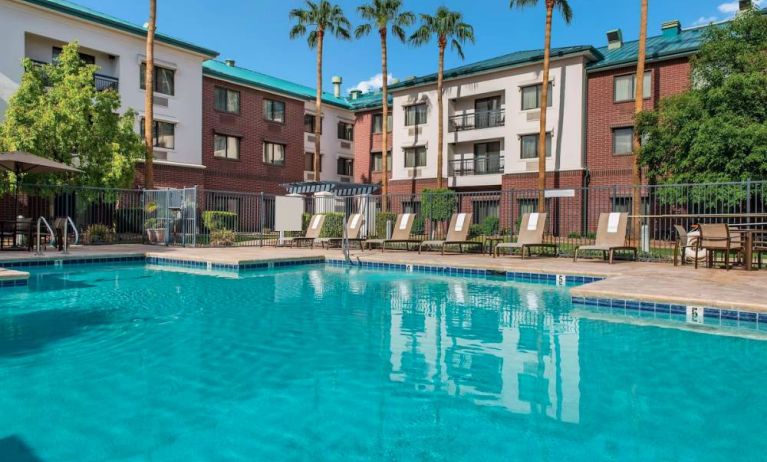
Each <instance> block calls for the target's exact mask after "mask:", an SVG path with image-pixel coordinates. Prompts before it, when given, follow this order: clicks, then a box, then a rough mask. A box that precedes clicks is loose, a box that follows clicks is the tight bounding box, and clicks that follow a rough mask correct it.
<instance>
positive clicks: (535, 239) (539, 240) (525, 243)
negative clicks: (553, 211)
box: [493, 213, 557, 260]
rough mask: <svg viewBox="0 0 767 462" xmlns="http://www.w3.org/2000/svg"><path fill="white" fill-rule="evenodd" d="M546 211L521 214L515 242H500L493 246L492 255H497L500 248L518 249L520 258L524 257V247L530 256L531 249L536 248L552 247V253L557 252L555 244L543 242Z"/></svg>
mask: <svg viewBox="0 0 767 462" xmlns="http://www.w3.org/2000/svg"><path fill="white" fill-rule="evenodd" d="M547 217H548V214H547V213H526V214H524V215H522V223H520V226H519V234H518V235H517V242H501V243H499V244H498V245H496V246H495V252H494V253H493V256H494V257H498V255H499V253H500V252H499V251H500V250H501V249H509V250H510V251H512V250H514V249H520V255H521V256H522V259H523V260H524V259H525V249H527V255H528V256H530V255H531V252H532V249H533V248H534V247H537V248H553V249H554V254H555V255H556V253H557V245H556V244H546V243H544V242H543V233H544V231H545V230H546V219H547Z"/></svg>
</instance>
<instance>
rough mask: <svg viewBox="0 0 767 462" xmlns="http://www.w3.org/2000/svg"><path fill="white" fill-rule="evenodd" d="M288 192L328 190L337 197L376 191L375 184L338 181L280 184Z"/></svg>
mask: <svg viewBox="0 0 767 462" xmlns="http://www.w3.org/2000/svg"><path fill="white" fill-rule="evenodd" d="M282 187H283V188H285V189H287V190H288V193H290V194H314V193H318V192H330V193H333V194H335V195H336V196H339V197H344V196H359V195H365V194H374V193H376V192H377V191H378V188H379V186H378V185H377V184H362V183H341V182H338V181H304V182H300V183H286V184H283V185H282Z"/></svg>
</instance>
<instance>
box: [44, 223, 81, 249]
mask: <svg viewBox="0 0 767 462" xmlns="http://www.w3.org/2000/svg"><path fill="white" fill-rule="evenodd" d="M63 220H64V229H63V232H64V233H63V237H62V247H63V249H64V250H63V252H64V254H65V255H66V254H68V253H69V236H68V232H69V227H70V226H71V227H72V230H73V231H74V233H75V245H76V244H78V243H79V242H80V233H79V232H78V231H77V226H75V222H74V221H72V217H69V216H67V217H66V218H63ZM42 225H45V228H46V229H47V230H48V234H49V235H50V236H51V242H56V233H54V232H53V228H51V224H50V223H48V220H46V219H45V217H40V218H38V219H37V234H36V236H35V255H38V256H42V255H45V251H44V250H43V247H42V246H41V245H40V238H41V236H42V234H41V232H40V231H41V230H42Z"/></svg>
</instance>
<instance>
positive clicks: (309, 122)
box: [304, 114, 325, 134]
mask: <svg viewBox="0 0 767 462" xmlns="http://www.w3.org/2000/svg"><path fill="white" fill-rule="evenodd" d="M323 120H325V118H324V117H320V127H319V129H320V134H322V121H323ZM316 123H317V116H315V115H314V114H304V132H305V133H314V129H315V128H316V127H315V126H314V124H316Z"/></svg>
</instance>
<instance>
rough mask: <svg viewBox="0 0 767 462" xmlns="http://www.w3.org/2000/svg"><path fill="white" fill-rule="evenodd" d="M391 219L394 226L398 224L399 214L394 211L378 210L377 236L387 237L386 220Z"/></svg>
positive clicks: (380, 237)
mask: <svg viewBox="0 0 767 462" xmlns="http://www.w3.org/2000/svg"><path fill="white" fill-rule="evenodd" d="M389 220H391V223H392V226H395V225H396V224H397V214H396V213H392V212H378V213H377V214H376V237H378V238H379V239H384V238H386V237H387V236H386V222H387V221H389Z"/></svg>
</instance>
